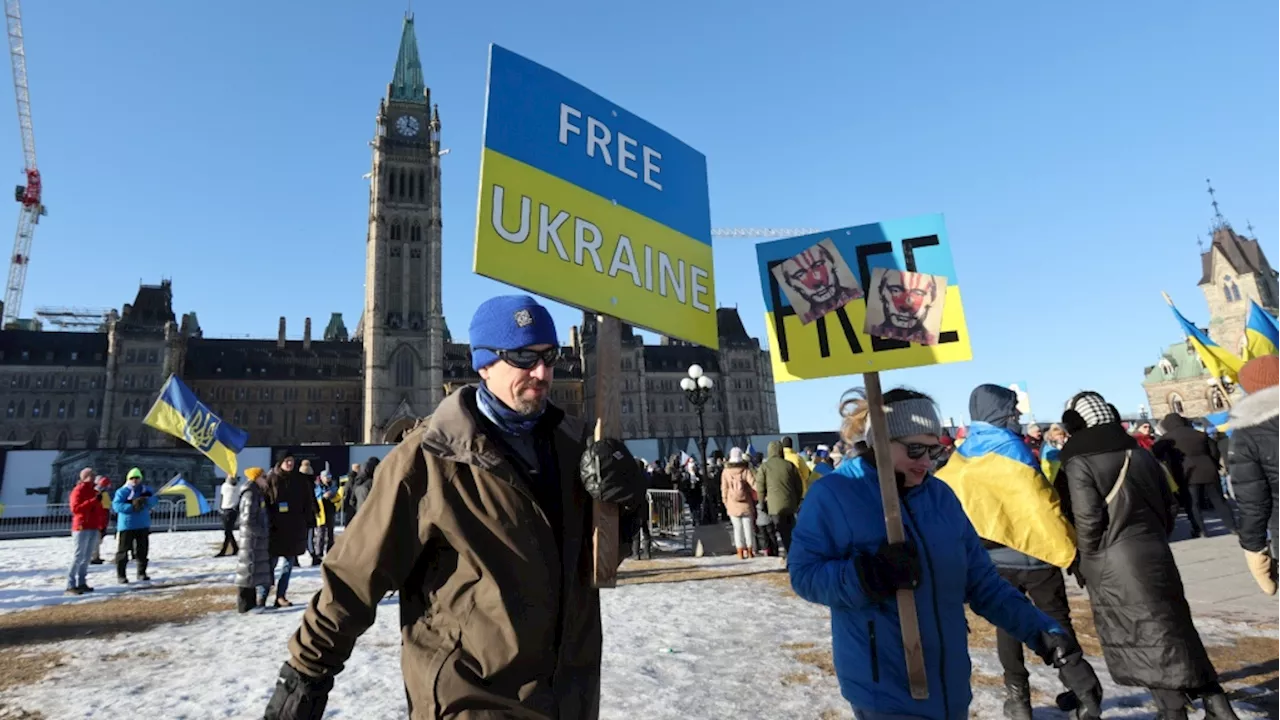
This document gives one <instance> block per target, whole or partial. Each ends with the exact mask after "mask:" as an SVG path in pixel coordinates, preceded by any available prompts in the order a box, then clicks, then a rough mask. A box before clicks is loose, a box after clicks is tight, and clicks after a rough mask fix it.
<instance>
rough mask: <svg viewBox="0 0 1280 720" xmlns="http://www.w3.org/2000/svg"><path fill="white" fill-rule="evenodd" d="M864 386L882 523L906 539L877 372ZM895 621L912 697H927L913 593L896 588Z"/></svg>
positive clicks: (892, 535)
mask: <svg viewBox="0 0 1280 720" xmlns="http://www.w3.org/2000/svg"><path fill="white" fill-rule="evenodd" d="M862 379H863V383H864V384H865V385H866V389H867V408H868V413H867V415H868V419H869V420H870V421H871V436H872V441H873V443H874V447H872V450H874V451H875V454H876V474H877V475H879V477H880V502H881V503H882V504H883V505H884V527H885V533H886V534H887V535H888V540H889V542H890V543H900V542H905V541H906V531H905V530H904V529H903V527H902V505H901V503H900V502H899V500H898V481H897V479H896V477H895V474H894V470H893V449H892V448H891V447H890V445H889V423H888V422H887V421H886V420H885V417H884V395H883V393H881V391H880V373H875V372H869V373H864V374H863V376H862ZM897 600H898V623H899V625H901V627H902V649H903V650H904V651H905V652H906V654H907V680H908V682H909V683H910V685H911V697H913V698H915V699H916V700H927V699H928V698H929V680H928V676H927V675H926V674H925V668H924V646H923V645H921V644H920V616H919V614H918V613H917V611H916V594H915V592H914V591H912V590H899V591H898V595H897Z"/></svg>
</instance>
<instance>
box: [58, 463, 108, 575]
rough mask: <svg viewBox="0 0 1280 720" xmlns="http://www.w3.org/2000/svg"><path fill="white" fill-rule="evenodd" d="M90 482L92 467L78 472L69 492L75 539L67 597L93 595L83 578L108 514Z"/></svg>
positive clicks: (72, 530) (72, 533) (91, 479)
mask: <svg viewBox="0 0 1280 720" xmlns="http://www.w3.org/2000/svg"><path fill="white" fill-rule="evenodd" d="M93 480H94V475H93V468H85V469H83V470H81V471H80V482H78V483H76V486H75V489H73V490H72V491H71V499H70V501H71V537H72V538H74V544H75V557H74V558H73V559H72V560H71V571H70V572H68V573H67V594H68V595H83V594H85V593H87V592H93V588H91V587H89V583H88V582H87V578H86V576H87V575H88V573H89V559H90V558H91V557H92V556H93V548H94V546H95V545H97V544H98V540H99V538H100V537H101V535H100V533H101V531H102V528H104V527H106V526H107V513H106V510H105V508H103V507H102V500H100V499H99V498H98V490H97V488H95V487H94V485H93Z"/></svg>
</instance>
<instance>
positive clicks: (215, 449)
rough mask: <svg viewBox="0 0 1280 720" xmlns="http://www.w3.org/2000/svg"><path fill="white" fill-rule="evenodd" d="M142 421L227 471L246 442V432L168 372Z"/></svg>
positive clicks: (231, 470)
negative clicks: (168, 374)
mask: <svg viewBox="0 0 1280 720" xmlns="http://www.w3.org/2000/svg"><path fill="white" fill-rule="evenodd" d="M142 422H143V424H145V425H148V426H150V427H153V428H155V429H157V430H159V431H161V432H166V433H169V434H170V435H172V436H174V437H177V438H182V439H183V440H185V441H187V443H189V444H190V445H191V447H193V448H195V449H197V450H199V451H200V452H202V453H204V454H205V456H206V457H208V458H209V459H210V460H212V461H213V464H214V465H217V466H218V467H220V468H222V469H223V471H225V472H226V473H227V474H228V475H235V474H236V453H238V452H240V451H241V450H243V449H244V446H245V444H246V443H248V442H249V433H248V432H245V431H244V430H241V429H240V428H238V427H235V426H233V425H231V424H229V423H225V422H223V421H222V418H220V417H218V416H217V415H214V414H213V411H212V410H210V409H209V408H208V406H206V405H205V404H204V403H202V402H200V401H199V400H197V399H196V394H195V393H193V392H191V388H189V387H187V386H186V385H185V384H183V382H182V381H181V380H179V379H178V377H177V376H176V375H170V376H169V379H168V380H167V381H166V382H165V384H164V387H163V388H161V389H160V397H158V398H156V404H155V405H152V406H151V411H150V412H148V413H147V416H146V417H145V418H143V420H142Z"/></svg>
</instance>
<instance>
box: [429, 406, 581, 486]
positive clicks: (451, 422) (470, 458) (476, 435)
mask: <svg viewBox="0 0 1280 720" xmlns="http://www.w3.org/2000/svg"><path fill="white" fill-rule="evenodd" d="M480 416H481V415H480V409H479V407H478V406H477V405H476V386H475V385H467V386H466V387H463V388H461V389H459V390H458V391H457V392H455V393H453V394H451V395H449V396H448V397H446V398H445V399H444V400H443V401H442V402H441V403H440V405H439V407H437V408H436V411H435V412H434V413H432V414H431V417H429V418H428V419H427V423H426V430H425V431H424V432H423V434H422V447H423V448H424V449H426V450H427V451H429V452H430V453H431V454H432V455H435V456H437V457H439V458H441V459H443V460H448V461H451V462H457V463H462V464H465V465H473V466H475V467H478V468H481V469H483V470H488V471H492V470H494V469H495V468H497V467H498V466H499V465H502V464H503V463H505V462H507V459H506V457H505V444H504V443H502V442H500V441H496V440H494V439H493V438H491V437H489V434H488V433H489V432H493V430H492V429H491V428H490V427H488V426H489V424H488V423H485V424H483V425H482V424H481V422H480V421H479V420H478V418H479V417H480ZM567 419H568V416H566V415H565V413H564V411H563V410H561V409H560V408H558V407H556V406H555V405H552V404H551V403H547V409H546V412H544V413H543V414H542V420H541V421H540V422H539V423H538V426H537V428H536V429H535V430H534V432H535V433H541V432H551V431H554V430H556V429H563V430H565V431H567V432H569V433H570V434H574V432H573V428H571V427H565V428H561V425H562V424H564V423H565V421H566V420H567Z"/></svg>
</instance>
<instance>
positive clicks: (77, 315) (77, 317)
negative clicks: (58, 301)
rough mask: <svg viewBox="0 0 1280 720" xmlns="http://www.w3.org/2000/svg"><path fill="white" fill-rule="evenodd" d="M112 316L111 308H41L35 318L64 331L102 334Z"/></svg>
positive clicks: (37, 310)
mask: <svg viewBox="0 0 1280 720" xmlns="http://www.w3.org/2000/svg"><path fill="white" fill-rule="evenodd" d="M110 315H111V309H110V308H102V309H96V308H77V307H39V308H36V313H35V316H36V318H37V319H39V320H40V321H41V322H47V323H49V324H50V325H53V326H54V327H57V328H60V329H62V330H78V331H86V330H87V331H90V332H101V331H103V330H104V329H105V328H106V325H107V321H108V320H109V318H110Z"/></svg>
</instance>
